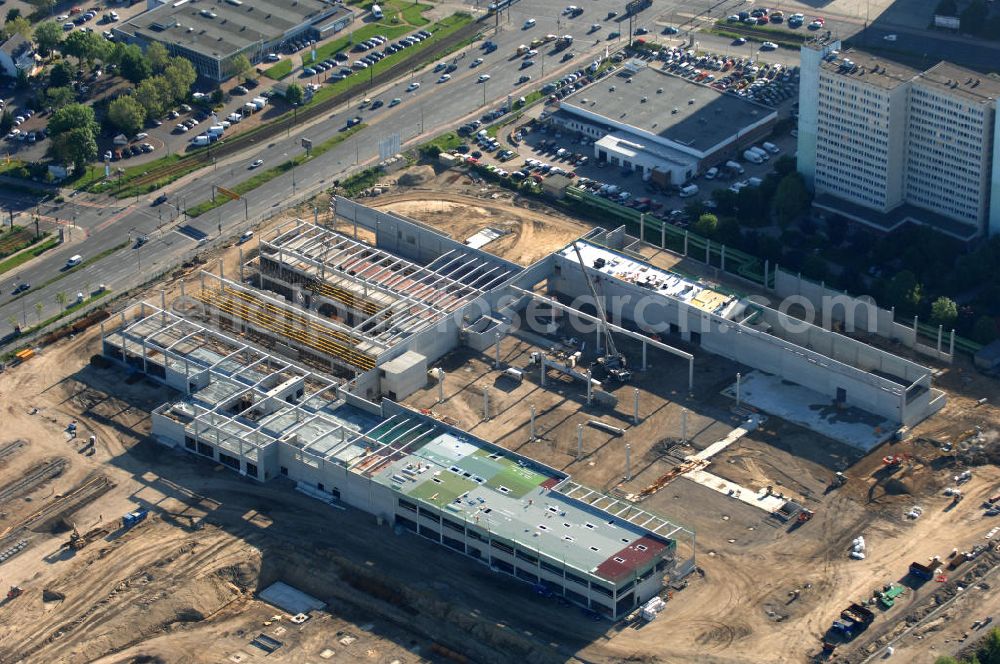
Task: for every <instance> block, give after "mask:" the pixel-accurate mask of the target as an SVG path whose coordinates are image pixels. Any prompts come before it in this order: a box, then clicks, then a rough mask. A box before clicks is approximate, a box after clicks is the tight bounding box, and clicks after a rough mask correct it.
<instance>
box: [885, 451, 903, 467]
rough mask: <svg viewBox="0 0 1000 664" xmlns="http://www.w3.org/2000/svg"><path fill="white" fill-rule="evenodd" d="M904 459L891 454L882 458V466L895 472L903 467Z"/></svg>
mask: <svg viewBox="0 0 1000 664" xmlns="http://www.w3.org/2000/svg"><path fill="white" fill-rule="evenodd" d="M903 461H904V459H903V457H902V456H900V455H899V454H889V455H886V456H884V457H882V465H883V466H885V467H886V468H887V469H889V470H895V469H896V468H899V467H900V466H902V465H903Z"/></svg>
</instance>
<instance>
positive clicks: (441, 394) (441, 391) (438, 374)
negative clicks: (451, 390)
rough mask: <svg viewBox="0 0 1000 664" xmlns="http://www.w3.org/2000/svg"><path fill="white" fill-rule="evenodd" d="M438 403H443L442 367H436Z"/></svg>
mask: <svg viewBox="0 0 1000 664" xmlns="http://www.w3.org/2000/svg"><path fill="white" fill-rule="evenodd" d="M437 376H438V403H444V369H441V368H438V371H437Z"/></svg>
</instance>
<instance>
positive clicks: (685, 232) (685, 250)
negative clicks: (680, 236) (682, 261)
mask: <svg viewBox="0 0 1000 664" xmlns="http://www.w3.org/2000/svg"><path fill="white" fill-rule="evenodd" d="M687 255H688V232H687V231H684V256H685V258H686V257H687Z"/></svg>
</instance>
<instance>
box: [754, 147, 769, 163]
mask: <svg viewBox="0 0 1000 664" xmlns="http://www.w3.org/2000/svg"><path fill="white" fill-rule="evenodd" d="M750 151H751V152H755V153H756V154H757V156H759V157H760V158H761V159H762V160H763V161H767V160H768V159H770V158H771V155H769V154H768V153H767V150H762V149H761V148H759V147H757V146H756V145H754V146H753V147H751V148H750Z"/></svg>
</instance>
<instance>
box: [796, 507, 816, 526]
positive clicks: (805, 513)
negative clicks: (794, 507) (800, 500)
mask: <svg viewBox="0 0 1000 664" xmlns="http://www.w3.org/2000/svg"><path fill="white" fill-rule="evenodd" d="M814 514H816V513H815V512H813V511H812V510H807V509H803V510H802V511H801V512H799V517H798V519H797V520H798V522H799V523H805V522H806V521H810V520H811V519H812V518H813V515H814Z"/></svg>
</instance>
